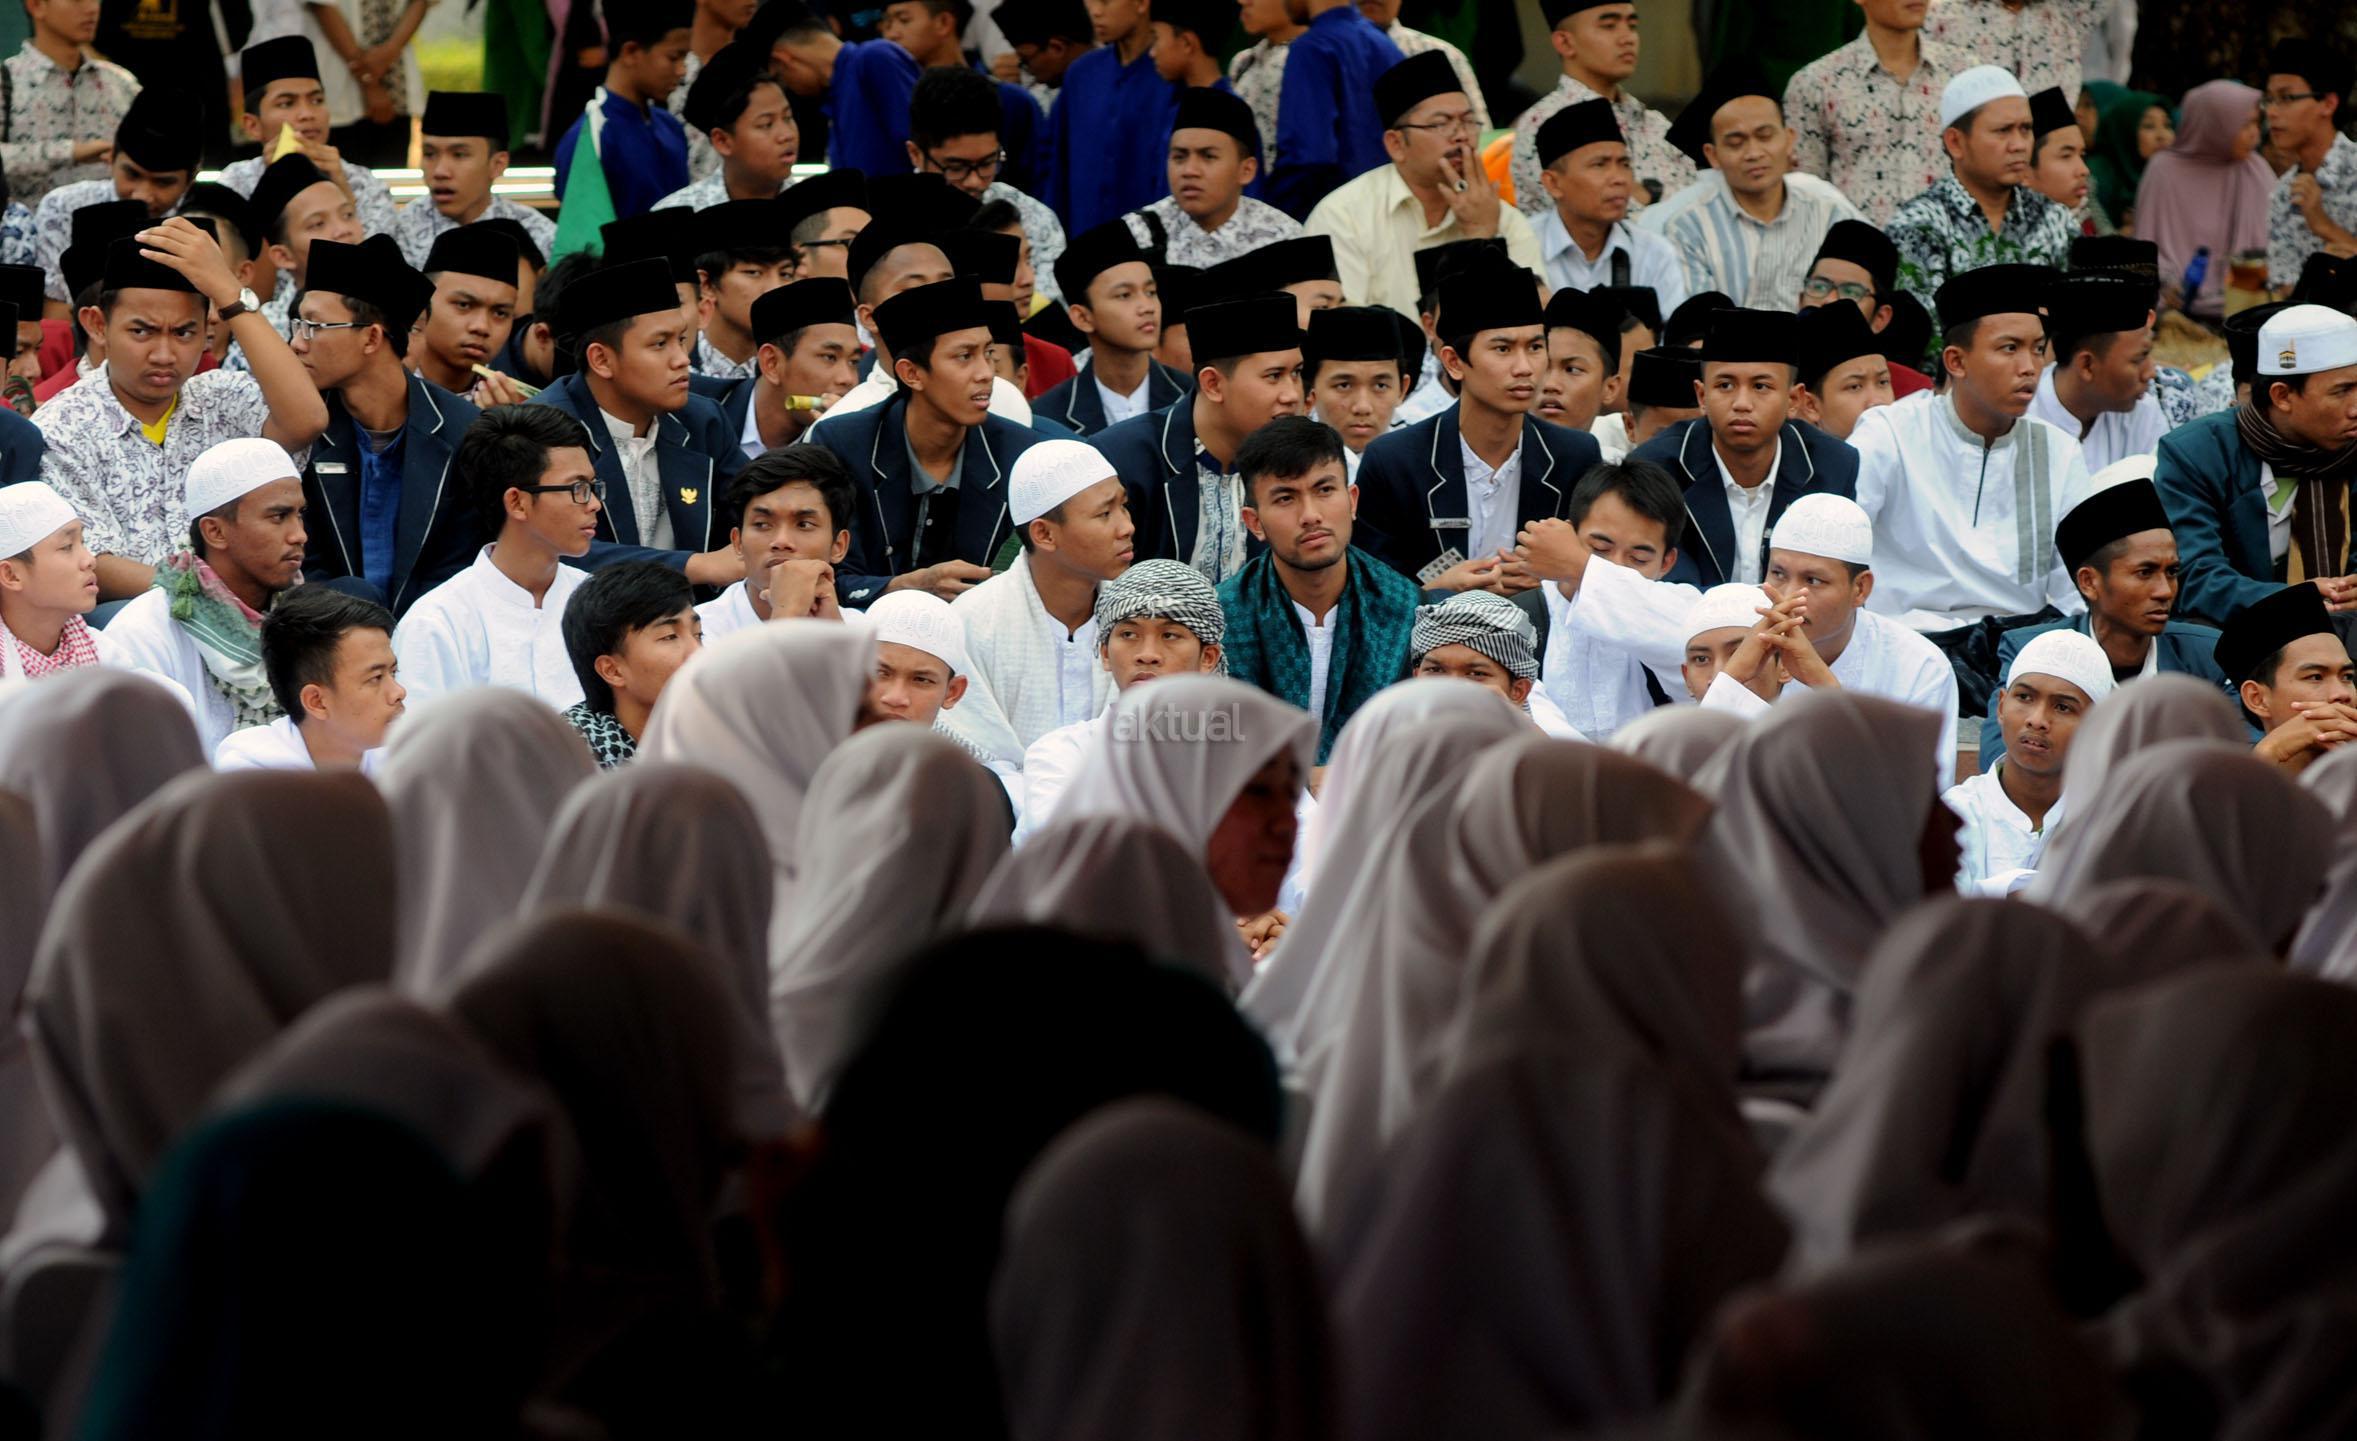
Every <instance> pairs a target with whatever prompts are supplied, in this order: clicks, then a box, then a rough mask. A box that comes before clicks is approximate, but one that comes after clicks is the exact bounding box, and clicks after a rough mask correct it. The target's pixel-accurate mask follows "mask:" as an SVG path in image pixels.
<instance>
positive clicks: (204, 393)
mask: <svg viewBox="0 0 2357 1441" xmlns="http://www.w3.org/2000/svg"><path fill="white" fill-rule="evenodd" d="M269 419H270V405H269V402H268V401H266V400H264V399H263V398H262V387H261V386H260V384H258V383H257V382H256V381H255V380H254V378H253V377H252V376H250V375H246V374H243V373H241V372H238V371H234V370H219V369H215V370H208V371H205V372H203V373H202V374H199V375H192V376H190V377H189V378H188V382H187V384H185V385H183V386H181V387H180V399H179V401H178V403H177V404H176V405H175V406H174V408H173V410H172V413H171V416H170V418H169V420H168V421H167V422H166V424H165V427H164V443H163V444H162V445H157V444H155V443H153V442H152V441H150V440H149V439H148V438H147V437H146V435H145V434H143V433H142V432H141V430H140V428H139V421H138V420H137V418H135V417H134V416H133V415H132V414H131V412H129V411H127V410H125V409H124V408H123V403H122V402H121V401H120V400H118V399H116V398H115V391H114V386H113V385H111V384H110V383H108V381H107V378H106V371H105V368H104V367H101V368H99V369H97V370H94V371H92V372H91V373H90V374H89V375H87V376H84V377H83V378H82V379H80V380H78V381H76V382H74V383H73V384H72V385H69V386H67V387H66V388H65V389H64V390H62V391H59V392H58V393H57V395H56V396H55V397H53V398H52V399H51V400H50V402H49V403H48V404H47V405H44V406H42V407H41V408H40V409H39V410H37V411H35V412H33V424H34V425H36V426H39V427H40V429H41V438H42V439H43V440H44V441H46V442H48V447H49V448H48V450H47V451H46V452H45V453H44V454H43V455H42V457H41V478H42V479H43V480H45V481H48V482H49V484H50V485H52V486H54V487H55V488H56V490H57V493H58V494H60V495H62V496H64V497H65V498H66V501H67V502H68V503H69V504H71V505H72V506H73V508H74V514H76V515H78V516H80V517H81V518H82V523H83V525H84V527H85V533H86V536H87V538H88V540H89V544H90V548H91V549H92V550H93V551H96V552H97V553H98V554H100V555H119V556H121V557H122V558H123V559H125V560H132V561H137V562H139V563H140V564H141V565H154V564H155V563H156V562H158V561H160V560H162V559H163V558H164V557H165V556H168V555H170V554H172V553H173V552H174V551H178V550H184V549H186V548H187V546H188V521H189V516H188V507H187V505H186V503H185V500H184V494H185V491H186V488H187V483H188V467H189V466H190V465H192V464H194V463H195V461H196V458H197V457H198V456H200V455H202V454H204V453H205V452H206V451H208V450H210V449H212V448H213V447H214V446H215V445H218V444H220V443H221V442H222V441H224V440H231V439H236V438H240V437H244V436H253V435H260V434H261V433H262V426H263V425H264V423H266V422H267V421H268V420H269ZM309 454H310V451H309V450H308V448H306V449H304V450H302V451H299V452H297V453H296V454H295V457H294V461H295V464H296V465H298V466H300V465H301V464H302V463H303V461H304V458H305V457H306V456H308V455H309Z"/></svg>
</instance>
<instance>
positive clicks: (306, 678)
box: [213, 585, 407, 771]
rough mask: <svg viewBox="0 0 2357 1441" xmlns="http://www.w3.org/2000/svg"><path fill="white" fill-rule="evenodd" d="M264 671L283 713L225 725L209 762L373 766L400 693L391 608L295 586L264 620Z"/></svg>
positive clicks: (222, 765) (322, 588) (223, 766)
mask: <svg viewBox="0 0 2357 1441" xmlns="http://www.w3.org/2000/svg"><path fill="white" fill-rule="evenodd" d="M262 668H263V670H264V671H266V672H267V673H268V674H269V677H270V692H271V694H272V695H274V696H276V697H277V698H278V704H279V706H280V708H281V709H283V710H284V711H285V712H286V714H285V715H282V716H280V717H279V718H278V719H276V720H274V721H271V722H270V723H269V724H268V725H258V726H248V727H246V728H245V729H244V730H240V731H232V732H231V733H230V734H229V736H228V738H227V739H225V740H223V741H222V742H221V744H220V745H219V747H217V748H216V749H215V750H214V752H213V769H215V770H222V771H236V770H322V771H330V770H352V769H355V768H357V769H359V770H361V771H371V770H374V769H375V767H376V761H377V758H378V757H379V756H380V755H381V754H382V753H383V746H384V743H385V732H386V730H387V729H389V728H390V727H391V726H392V724H393V722H394V720H396V719H397V718H398V717H399V716H400V714H401V710H402V703H403V700H404V698H405V696H406V695H407V692H406V691H404V690H403V689H402V686H401V681H400V679H399V677H398V675H397V674H396V672H397V671H398V670H399V669H400V667H399V664H398V663H397V662H396V661H395V660H394V658H393V613H392V612H391V611H389V610H387V609H385V608H384V607H383V606H381V605H378V604H377V603H376V602H375V601H372V600H363V599H361V598H360V597H359V596H355V595H349V594H346V593H345V592H343V591H339V590H335V589H332V588H331V587H329V586H326V585H306V586H298V587H297V588H295V589H294V590H291V591H289V592H287V593H286V594H285V595H284V596H282V597H280V599H279V602H278V604H277V605H275V606H272V607H271V608H270V613H269V614H268V615H266V616H264V617H262Z"/></svg>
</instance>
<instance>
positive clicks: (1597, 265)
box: [1538, 209, 1686, 319]
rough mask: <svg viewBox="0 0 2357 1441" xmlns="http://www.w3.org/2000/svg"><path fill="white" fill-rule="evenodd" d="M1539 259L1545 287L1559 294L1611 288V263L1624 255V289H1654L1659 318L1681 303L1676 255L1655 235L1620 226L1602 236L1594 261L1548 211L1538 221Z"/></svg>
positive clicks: (1682, 274)
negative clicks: (1626, 278) (1543, 265)
mask: <svg viewBox="0 0 2357 1441" xmlns="http://www.w3.org/2000/svg"><path fill="white" fill-rule="evenodd" d="M1538 231H1539V254H1540V255H1541V256H1542V257H1544V258H1545V260H1546V266H1547V284H1548V285H1549V286H1551V287H1553V288H1554V289H1557V290H1561V289H1562V288H1563V287H1565V286H1567V285H1568V286H1571V287H1573V288H1574V289H1578V290H1594V289H1595V288H1596V287H1597V286H1599V285H1610V284H1611V283H1612V257H1613V253H1614V252H1615V251H1626V252H1627V253H1628V257H1629V284H1631V285H1649V286H1651V287H1653V296H1654V299H1656V300H1658V301H1659V302H1661V313H1662V316H1663V317H1664V318H1665V319H1666V318H1667V317H1668V315H1669V313H1670V312H1671V311H1673V310H1675V309H1677V308H1678V307H1679V306H1681V305H1683V304H1685V303H1686V270H1685V267H1684V266H1682V265H1680V264H1679V263H1678V252H1677V251H1676V250H1674V249H1672V248H1671V246H1670V243H1669V242H1668V241H1666V240H1664V239H1662V238H1661V237H1660V236H1658V235H1653V234H1649V233H1648V232H1646V231H1642V230H1631V229H1630V228H1629V223H1628V222H1627V221H1625V220H1623V221H1621V222H1619V223H1618V224H1616V225H1614V226H1613V227H1612V229H1611V230H1609V231H1607V232H1605V235H1604V249H1603V250H1602V251H1601V252H1600V253H1599V254H1598V255H1597V256H1596V258H1595V259H1594V260H1590V259H1588V256H1587V252H1585V251H1583V250H1581V249H1580V248H1579V243H1578V242H1577V241H1575V240H1573V239H1572V238H1571V232H1570V231H1569V230H1567V229H1565V228H1564V225H1563V217H1562V215H1560V214H1558V213H1557V212H1556V211H1554V210H1553V209H1550V210H1548V211H1547V213H1546V214H1544V215H1542V216H1540V217H1539V222H1538Z"/></svg>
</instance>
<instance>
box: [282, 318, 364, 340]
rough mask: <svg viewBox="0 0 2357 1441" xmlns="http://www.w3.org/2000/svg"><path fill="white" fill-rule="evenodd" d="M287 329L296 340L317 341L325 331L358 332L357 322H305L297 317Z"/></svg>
mask: <svg viewBox="0 0 2357 1441" xmlns="http://www.w3.org/2000/svg"><path fill="white" fill-rule="evenodd" d="M287 328H288V330H289V332H290V333H291V335H292V337H293V338H294V339H296V340H316V339H318V338H319V334H320V332H321V331H325V330H358V329H360V328H361V325H360V322H359V321H357V320H305V319H304V318H303V317H302V316H300V315H297V316H294V317H292V318H291V319H289V320H288V321H287Z"/></svg>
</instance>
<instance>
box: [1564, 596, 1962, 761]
mask: <svg viewBox="0 0 2357 1441" xmlns="http://www.w3.org/2000/svg"><path fill="white" fill-rule="evenodd" d="M1547 593H1548V599H1549V600H1550V601H1552V600H1553V599H1554V597H1555V587H1553V586H1551V585H1550V586H1548V587H1547ZM1700 596H1701V592H1700V591H1698V590H1696V589H1695V588H1694V587H1693V586H1690V585H1683V584H1678V583H1675V582H1672V581H1666V580H1665V581H1649V580H1647V579H1645V577H1643V576H1641V575H1639V574H1637V573H1636V572H1635V571H1633V570H1630V569H1628V568H1626V567H1625V566H1617V565H1590V566H1589V567H1588V568H1587V571H1586V573H1585V575H1584V576H1583V577H1582V578H1581V580H1580V597H1579V598H1580V604H1579V608H1578V609H1577V611H1576V612H1574V613H1573V624H1575V625H1577V626H1578V627H1579V628H1580V629H1581V630H1582V631H1583V632H1585V633H1586V634H1587V635H1588V636H1590V637H1592V638H1593V639H1594V640H1595V641H1596V642H1597V643H1598V644H1601V645H1608V646H1613V647H1616V648H1618V649H1619V650H1620V651H1621V652H1622V653H1623V654H1626V655H1629V656H1632V657H1634V658H1635V659H1636V660H1638V661H1642V662H1643V663H1644V664H1646V665H1648V666H1651V667H1652V668H1653V670H1654V673H1655V674H1657V675H1662V676H1664V679H1665V682H1668V684H1666V685H1665V688H1667V689H1669V690H1670V693H1671V694H1672V695H1677V696H1683V695H1684V694H1685V691H1686V688H1685V683H1684V678H1683V677H1682V676H1678V670H1677V668H1678V664H1679V663H1680V662H1681V661H1683V660H1684V659H1685V653H1686V640H1687V634H1686V616H1687V613H1688V611H1689V610H1690V609H1691V608H1692V606H1693V604H1694V602H1695V601H1696V600H1697V599H1699V598H1700ZM1852 614H1853V616H1854V617H1855V619H1854V622H1853V624H1852V625H1851V627H1850V639H1849V643H1848V644H1847V645H1845V646H1843V647H1842V650H1841V654H1840V655H1839V656H1838V657H1836V658H1835V659H1834V661H1833V663H1832V666H1831V669H1832V671H1833V678H1834V679H1835V680H1837V681H1839V682H1841V684H1842V686H1843V687H1844V688H1846V689H1849V690H1854V691H1856V692H1858V693H1859V694H1860V695H1875V696H1882V697H1884V698H1885V699H1888V700H1895V701H1898V702H1901V703H1902V704H1905V705H1912V706H1919V707H1921V708H1923V709H1925V710H1929V711H1936V712H1938V713H1939V716H1940V738H1939V751H1938V754H1937V756H1936V757H1935V761H1936V763H1937V765H1938V768H1939V777H1940V784H1941V785H1942V786H1945V785H1947V784H1948V782H1949V781H1950V780H1952V779H1954V776H1955V771H1956V670H1955V667H1954V666H1952V665H1950V664H1949V663H1948V658H1947V656H1946V655H1944V654H1943V653H1942V652H1941V651H1940V648H1939V647H1938V646H1936V645H1933V644H1932V643H1931V642H1930V641H1928V640H1925V639H1924V638H1923V637H1922V636H1920V635H1918V634H1916V633H1915V632H1914V631H1912V630H1910V629H1908V628H1907V627H1906V626H1904V625H1901V624H1899V623H1898V622H1897V621H1894V620H1889V619H1885V618H1884V617H1882V616H1879V615H1876V614H1875V613H1874V612H1872V611H1870V610H1859V611H1855V612H1853V613H1852ZM1547 648H1548V650H1549V652H1550V653H1551V652H1552V651H1553V650H1554V648H1555V638H1554V635H1553V634H1552V633H1550V634H1549V635H1548V637H1547ZM1673 676H1675V677H1677V679H1676V680H1675V681H1669V677H1673ZM1721 681H1724V682H1725V683H1726V684H1725V685H1724V687H1722V686H1721V685H1720V682H1721ZM1800 689H1802V687H1799V686H1792V687H1788V688H1787V690H1788V691H1798V690H1800ZM1722 691H1724V692H1726V693H1725V694H1722ZM1704 704H1706V705H1709V706H1710V707H1711V708H1712V709H1714V710H1720V709H1724V710H1734V711H1739V712H1744V713H1750V714H1757V713H1758V712H1760V711H1764V710H1766V709H1767V707H1768V703H1767V702H1766V701H1764V700H1761V699H1760V698H1759V697H1758V696H1756V695H1754V694H1752V693H1751V692H1750V691H1748V690H1746V689H1744V688H1743V687H1742V686H1740V685H1738V684H1736V683H1735V682H1734V681H1732V680H1729V679H1728V678H1727V677H1726V676H1724V675H1722V676H1719V677H1718V678H1717V679H1715V680H1713V681H1712V682H1711V688H1710V690H1709V691H1708V692H1707V693H1706V694H1705V697H1704Z"/></svg>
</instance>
